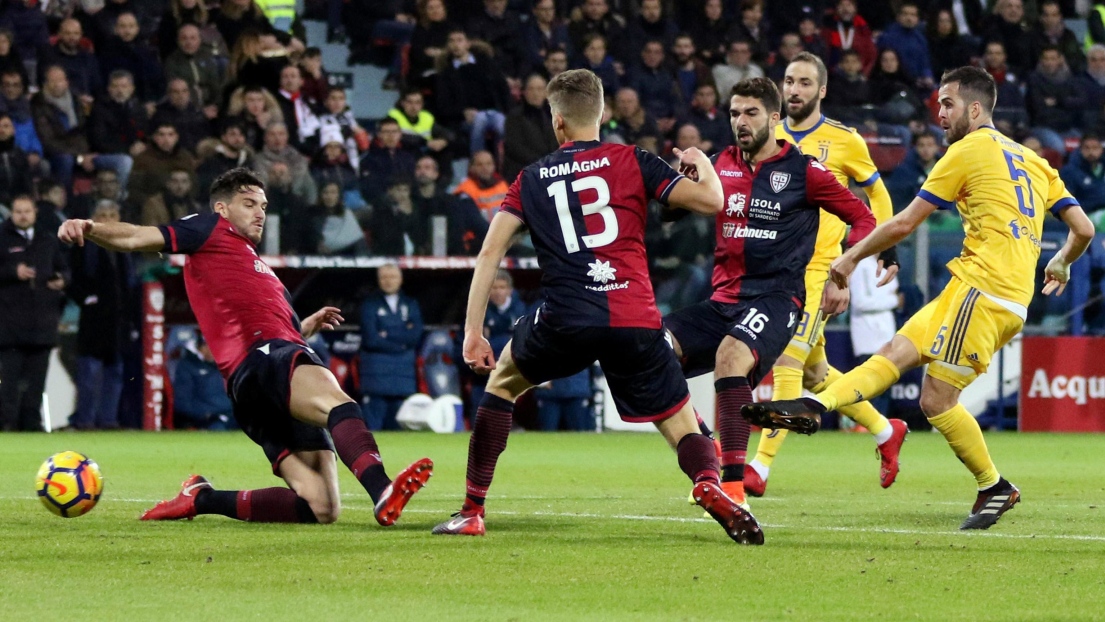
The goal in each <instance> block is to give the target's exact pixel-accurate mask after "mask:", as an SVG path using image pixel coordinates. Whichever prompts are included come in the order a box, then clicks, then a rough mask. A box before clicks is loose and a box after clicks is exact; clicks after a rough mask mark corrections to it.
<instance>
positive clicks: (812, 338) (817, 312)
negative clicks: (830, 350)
mask: <svg viewBox="0 0 1105 622" xmlns="http://www.w3.org/2000/svg"><path fill="white" fill-rule="evenodd" d="M828 280H829V273H828V271H826V270H806V304H805V306H804V307H803V308H802V321H801V322H799V323H798V330H796V331H795V332H794V337H792V338H791V340H790V343H789V344H787V349H786V350H784V351H783V354H786V355H787V356H789V357H790V358H792V359H794V360H796V361H801V362H803V363H805V362H806V359H808V358H809V356H810V351H811V350H815V349H816V350H819V351H820V350H824V349H825V315H824V314H823V313H821V295H822V294H823V293H824V292H825V282H826V281H828ZM822 358H823V357H822Z"/></svg>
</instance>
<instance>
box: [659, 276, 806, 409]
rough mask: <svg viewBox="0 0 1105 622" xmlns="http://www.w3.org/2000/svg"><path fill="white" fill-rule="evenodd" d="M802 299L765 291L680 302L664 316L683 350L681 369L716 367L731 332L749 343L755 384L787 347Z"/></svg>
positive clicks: (695, 371)
mask: <svg viewBox="0 0 1105 622" xmlns="http://www.w3.org/2000/svg"><path fill="white" fill-rule="evenodd" d="M801 317H802V305H801V304H800V303H799V302H798V301H797V300H796V299H794V298H792V297H790V296H786V295H784V294H766V295H763V296H757V297H755V298H750V299H748V300H741V301H739V302H732V303H727V302H717V301H715V300H707V301H704V302H700V303H698V304H695V305H691V306H689V307H684V308H682V309H680V310H678V311H675V312H674V313H671V314H669V315H667V316H665V317H664V326H666V327H667V329H668V330H670V331H671V334H672V335H673V336H674V337H675V341H676V342H678V343H679V346H680V348H681V349H682V351H683V372H684V373H685V374H686V376H687V377H688V378H694V377H695V376H701V375H702V374H705V373H707V372H711V371H713V370H714V364H715V361H716V360H717V349H718V347H719V346H720V345H721V340H722V339H724V338H725V336H726V335H729V336H731V337H733V338H734V339H736V340H737V341H740V342H741V343H743V344H745V345H747V346H748V349H749V350H751V351H752V355H753V356H755V357H756V366H755V367H754V368H753V369H752V371H751V372H749V375H748V380H749V382H750V383H751V384H752V386H753V387H755V386H756V385H757V384H759V383H760V381H761V380H763V378H764V376H766V375H767V373H768V372H769V371H771V368H772V367H774V366H775V361H776V360H777V359H778V358H779V357H780V356H781V355H782V354H783V351H784V350H786V347H787V344H788V343H790V339H791V337H793V336H794V331H796V330H798V321H799V320H800V319H801Z"/></svg>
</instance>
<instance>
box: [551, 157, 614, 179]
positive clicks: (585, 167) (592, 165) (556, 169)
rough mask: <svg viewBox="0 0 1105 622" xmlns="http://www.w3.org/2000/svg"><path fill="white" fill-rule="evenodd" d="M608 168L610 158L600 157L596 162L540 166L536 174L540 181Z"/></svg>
mask: <svg viewBox="0 0 1105 622" xmlns="http://www.w3.org/2000/svg"><path fill="white" fill-rule="evenodd" d="M604 166H610V158H607V157H605V156H604V157H602V158H600V159H598V160H583V161H582V162H564V163H562V164H557V165H556V166H542V167H541V169H540V172H539V173H538V174H539V175H540V177H541V179H548V178H549V177H564V176H565V175H571V174H572V173H589V172H591V171H593V170H595V169H599V168H602V167H604Z"/></svg>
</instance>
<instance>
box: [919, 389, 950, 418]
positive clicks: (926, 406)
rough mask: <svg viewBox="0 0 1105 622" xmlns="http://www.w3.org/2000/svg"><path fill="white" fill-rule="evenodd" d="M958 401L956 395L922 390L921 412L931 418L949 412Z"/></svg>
mask: <svg viewBox="0 0 1105 622" xmlns="http://www.w3.org/2000/svg"><path fill="white" fill-rule="evenodd" d="M956 401H957V400H956V398H955V397H954V396H948V395H943V394H942V393H941V392H939V391H934V390H931V389H930V390H927V391H926V390H924V389H922V390H921V399H920V405H921V412H923V413H925V417H927V418H929V419H932V418H933V417H936V416H938V415H942V414H944V413H946V412H948V411H949V410H951V409H952V408H954V407H955V404H956Z"/></svg>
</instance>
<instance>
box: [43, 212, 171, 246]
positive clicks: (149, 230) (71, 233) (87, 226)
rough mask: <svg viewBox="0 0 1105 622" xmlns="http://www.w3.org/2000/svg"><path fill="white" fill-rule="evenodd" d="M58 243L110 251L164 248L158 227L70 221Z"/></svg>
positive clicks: (60, 231)
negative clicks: (87, 243)
mask: <svg viewBox="0 0 1105 622" xmlns="http://www.w3.org/2000/svg"><path fill="white" fill-rule="evenodd" d="M58 239H59V240H61V241H62V242H64V243H66V244H76V245H77V246H84V242H85V240H88V241H89V242H92V243H94V244H96V245H98V246H102V247H104V248H106V249H108V250H109V251H119V252H130V251H144V252H156V251H160V250H162V249H164V248H165V237H164V236H163V235H161V230H160V229H158V228H157V227H140V226H138V225H132V224H130V223H125V222H113V223H102V222H92V221H91V220H78V219H70V220H67V221H65V222H63V223H62V224H61V228H59V229H58Z"/></svg>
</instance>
